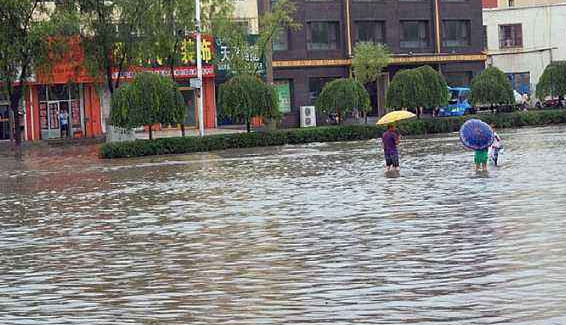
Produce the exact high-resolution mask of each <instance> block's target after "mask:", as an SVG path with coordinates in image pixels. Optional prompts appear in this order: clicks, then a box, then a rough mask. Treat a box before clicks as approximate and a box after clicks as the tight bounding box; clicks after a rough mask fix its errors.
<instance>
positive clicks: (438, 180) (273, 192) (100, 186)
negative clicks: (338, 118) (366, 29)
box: [0, 128, 566, 325]
mask: <svg viewBox="0 0 566 325" xmlns="http://www.w3.org/2000/svg"><path fill="white" fill-rule="evenodd" d="M502 135H503V138H504V141H505V144H506V152H505V153H504V154H503V155H502V160H503V166H502V167H501V168H499V169H497V170H495V169H492V170H491V171H490V174H489V176H488V177H477V176H476V175H475V173H474V172H473V171H472V170H471V166H470V163H471V160H472V153H470V152H467V151H465V150H463V149H462V148H461V146H460V145H459V144H458V141H457V138H456V135H455V134H452V135H445V136H438V137H433V138H427V139H420V138H410V139H405V140H404V143H403V148H402V163H403V173H402V176H401V177H400V178H396V179H391V178H385V177H384V176H383V172H382V156H381V154H380V149H379V148H378V147H377V146H376V142H375V140H373V141H363V142H352V143H333V144H312V145H306V146H284V147H275V148H265V149H247V150H237V151H226V152H218V153H210V154H194V155H185V156H171V157H150V158H143V159H130V160H119V161H99V160H96V159H94V158H93V156H92V155H90V154H89V153H90V152H91V151H92V149H84V151H81V149H78V148H74V149H73V152H72V153H71V154H69V155H63V156H62V155H61V153H60V152H58V153H56V154H51V155H48V156H47V157H31V158H28V159H27V160H25V161H24V162H19V163H18V162H11V161H4V160H2V163H3V166H6V167H5V169H4V170H3V171H2V172H0V211H2V214H1V215H0V222H1V226H2V227H1V228H0V319H1V321H0V323H2V324H95V325H98V324H469V325H472V324H473V325H477V324H513V325H523V324H525V325H526V324H544V325H551V324H552V325H554V324H565V323H566V317H565V316H564V315H566V272H564V269H565V268H566V231H565V229H566V228H565V223H566V222H565V221H564V220H565V219H564V211H565V210H566V199H564V198H565V197H566V187H565V186H564V184H565V182H566V175H565V174H564V173H563V172H562V169H563V166H564V165H565V163H566V152H565V151H564V149H563V148H564V144H566V132H564V129H563V128H539V129H522V130H519V131H508V132H503V134H502Z"/></svg>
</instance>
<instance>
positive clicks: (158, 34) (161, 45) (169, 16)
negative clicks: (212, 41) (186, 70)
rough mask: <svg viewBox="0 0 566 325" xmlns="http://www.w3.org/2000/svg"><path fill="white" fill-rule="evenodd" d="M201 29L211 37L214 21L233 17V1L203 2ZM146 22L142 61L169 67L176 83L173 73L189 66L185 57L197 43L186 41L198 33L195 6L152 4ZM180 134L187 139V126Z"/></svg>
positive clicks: (172, 1) (182, 0) (172, 0)
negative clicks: (182, 66) (177, 69)
mask: <svg viewBox="0 0 566 325" xmlns="http://www.w3.org/2000/svg"><path fill="white" fill-rule="evenodd" d="M202 3H203V5H202V10H201V20H202V22H201V25H202V28H201V29H202V31H203V32H204V33H212V25H213V20H219V19H228V17H232V16H233V13H234V8H233V3H232V1H231V0H214V1H211V0H204V1H202ZM145 16H146V20H145V23H144V25H143V26H142V27H141V31H140V33H141V34H142V35H143V44H144V48H145V51H143V53H145V57H143V58H141V60H142V61H149V60H153V61H155V60H156V59H158V60H157V61H159V63H160V64H161V65H164V66H168V67H169V71H170V75H171V79H173V81H175V82H176V78H175V73H174V69H175V67H176V66H179V65H186V64H188V62H186V60H187V59H189V58H186V57H183V55H184V53H186V52H190V51H194V54H195V57H194V58H190V59H194V60H195V61H196V43H195V42H193V41H192V40H191V42H190V45H192V46H194V48H192V46H189V42H188V41H187V37H188V36H189V35H188V33H190V32H191V31H195V30H196V26H195V2H194V1H186V0H169V1H155V0H154V1H151V2H150V3H149V7H147V8H146V13H145ZM181 134H182V136H185V125H184V123H181Z"/></svg>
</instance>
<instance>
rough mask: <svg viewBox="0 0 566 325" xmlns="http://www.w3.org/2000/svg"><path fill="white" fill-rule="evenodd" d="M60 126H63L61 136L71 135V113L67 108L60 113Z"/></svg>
mask: <svg viewBox="0 0 566 325" xmlns="http://www.w3.org/2000/svg"><path fill="white" fill-rule="evenodd" d="M59 126H60V127H61V137H63V138H66V137H67V136H68V135H69V114H67V111H66V110H61V112H60V113H59Z"/></svg>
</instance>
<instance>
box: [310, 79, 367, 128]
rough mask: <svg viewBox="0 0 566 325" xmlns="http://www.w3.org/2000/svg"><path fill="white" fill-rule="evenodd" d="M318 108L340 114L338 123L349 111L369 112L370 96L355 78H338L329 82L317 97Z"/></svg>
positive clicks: (329, 112) (325, 111)
mask: <svg viewBox="0 0 566 325" xmlns="http://www.w3.org/2000/svg"><path fill="white" fill-rule="evenodd" d="M315 106H316V109H317V110H319V111H321V112H324V113H326V114H331V113H334V114H336V115H337V116H338V123H339V124H341V123H342V117H343V116H344V115H345V114H346V113H349V112H353V111H360V112H363V113H367V112H368V111H369V110H370V109H371V103H370V98H369V95H368V92H367V90H366V89H365V87H364V86H363V85H362V84H361V83H360V82H359V81H357V80H354V79H351V78H349V79H336V80H333V81H331V82H329V83H327V84H326V85H325V86H324V88H323V89H322V92H321V93H320V95H319V96H318V98H317V99H316V104H315Z"/></svg>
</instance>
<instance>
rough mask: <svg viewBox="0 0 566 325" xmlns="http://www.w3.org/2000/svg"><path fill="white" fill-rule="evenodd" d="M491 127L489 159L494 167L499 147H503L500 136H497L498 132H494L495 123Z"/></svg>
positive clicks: (496, 164)
mask: <svg viewBox="0 0 566 325" xmlns="http://www.w3.org/2000/svg"><path fill="white" fill-rule="evenodd" d="M491 128H492V129H493V135H494V140H493V144H492V145H491V153H490V158H491V161H493V164H494V165H495V167H497V166H498V160H499V152H500V151H501V149H503V143H502V141H501V137H499V134H497V132H495V125H492V126H491Z"/></svg>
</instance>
